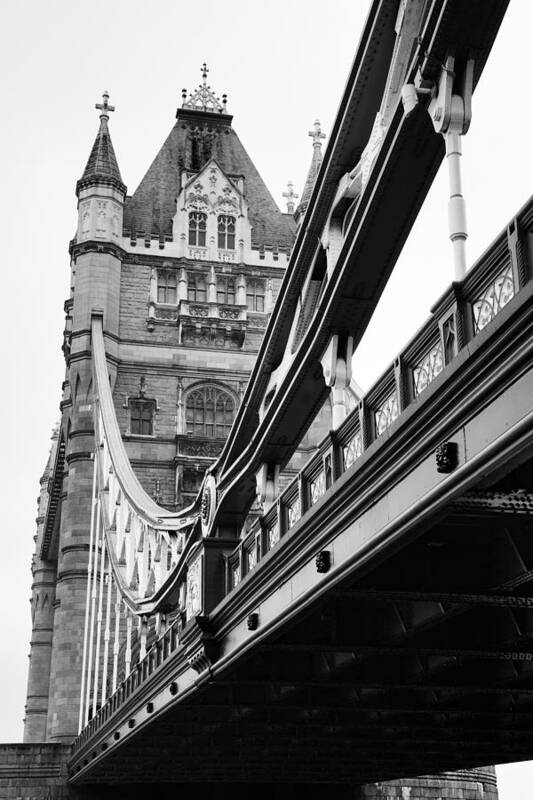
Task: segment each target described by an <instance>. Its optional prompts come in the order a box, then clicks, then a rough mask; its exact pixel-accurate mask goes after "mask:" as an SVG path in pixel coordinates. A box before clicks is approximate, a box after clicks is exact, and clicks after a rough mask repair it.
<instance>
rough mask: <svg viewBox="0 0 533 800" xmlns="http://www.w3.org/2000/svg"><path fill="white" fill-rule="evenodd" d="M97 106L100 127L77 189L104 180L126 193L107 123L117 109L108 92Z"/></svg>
mask: <svg viewBox="0 0 533 800" xmlns="http://www.w3.org/2000/svg"><path fill="white" fill-rule="evenodd" d="M95 108H97V109H98V110H99V111H100V112H101V113H100V129H99V131H98V133H97V135H96V139H95V141H94V144H93V148H92V150H91V154H90V156H89V160H88V161H87V165H86V167H85V170H84V172H83V175H82V176H81V178H80V180H79V181H78V183H77V185H76V191H77V193H79V191H80V189H83V188H85V187H86V186H88V185H90V184H91V183H94V182H104V183H111V184H112V185H114V186H116V188H118V189H119V190H122V191H123V192H124V194H126V187H125V186H124V184H123V182H122V178H121V175H120V170H119V168H118V163H117V158H116V156H115V151H114V150H113V144H112V142H111V136H110V134H109V128H108V125H107V123H108V121H109V113H110V112H111V111H114V110H115V106H111V105H109V93H108V92H104V93H103V95H102V102H101V103H96V104H95Z"/></svg>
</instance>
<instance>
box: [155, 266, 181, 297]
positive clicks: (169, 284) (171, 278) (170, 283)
mask: <svg viewBox="0 0 533 800" xmlns="http://www.w3.org/2000/svg"><path fill="white" fill-rule="evenodd" d="M176 287H177V279H176V272H175V271H174V270H167V269H160V270H158V271H157V302H158V303H175V302H176V297H177V294H176Z"/></svg>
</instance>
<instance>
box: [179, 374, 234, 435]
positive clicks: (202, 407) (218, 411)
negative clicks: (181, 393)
mask: <svg viewBox="0 0 533 800" xmlns="http://www.w3.org/2000/svg"><path fill="white" fill-rule="evenodd" d="M234 417H235V400H234V399H233V397H232V396H231V395H230V394H229V393H228V392H225V391H224V390H223V389H220V388H219V387H218V386H200V387H199V388H198V389H194V390H193V391H192V392H190V393H189V394H188V395H187V400H186V403H185V422H186V428H187V433H188V434H189V435H191V436H203V437H205V438H206V439H225V438H226V437H227V435H228V433H229V431H230V428H231V425H232V422H233V418H234Z"/></svg>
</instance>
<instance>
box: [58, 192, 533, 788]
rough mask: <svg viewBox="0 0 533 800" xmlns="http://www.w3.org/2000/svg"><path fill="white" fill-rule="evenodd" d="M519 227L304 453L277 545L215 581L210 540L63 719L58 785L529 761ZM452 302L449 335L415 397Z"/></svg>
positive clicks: (531, 392) (530, 436)
mask: <svg viewBox="0 0 533 800" xmlns="http://www.w3.org/2000/svg"><path fill="white" fill-rule="evenodd" d="M532 229H533V203H531V202H530V203H529V204H528V206H526V207H525V209H523V211H522V212H521V213H520V214H519V215H518V217H517V219H516V220H515V221H514V222H513V224H512V225H511V226H510V228H509V229H508V230H507V231H506V232H505V233H504V234H503V235H502V236H501V237H499V238H498V239H497V240H496V242H495V243H494V245H493V246H492V247H491V248H490V249H489V251H487V253H486V254H485V255H484V257H483V258H482V259H481V260H480V262H479V263H478V264H477V265H476V266H475V267H474V268H473V270H472V271H471V273H470V274H469V276H468V277H467V280H466V281H465V282H464V285H463V286H462V287H461V289H459V287H458V286H457V285H455V286H454V287H452V289H451V290H450V292H449V293H448V294H447V295H446V297H444V298H443V299H442V301H441V302H440V303H439V304H437V306H436V307H435V315H434V318H433V320H432V322H431V324H430V325H429V327H427V326H426V327H425V328H424V329H423V330H422V331H421V332H420V333H419V335H418V336H417V337H416V339H415V341H414V342H413V343H411V344H410V345H409V346H408V348H407V349H406V351H404V354H403V356H404V357H403V369H398V368H397V367H398V364H400V365H401V364H402V359H400V361H398V362H397V364H396V369H393V370H392V371H391V372H387V373H386V374H385V375H384V376H383V378H382V379H381V380H380V381H379V382H378V384H377V385H376V387H374V389H373V390H372V391H371V392H370V393H369V395H368V397H367V398H366V401H365V402H364V403H363V404H362V406H361V408H360V409H359V410H358V412H357V413H356V414H354V415H352V418H351V419H349V420H347V421H346V423H345V425H344V426H343V427H342V428H341V429H339V431H337V432H336V434H335V435H334V436H332V437H331V438H330V439H328V441H327V442H325V443H324V446H323V448H322V450H321V452H320V453H319V455H318V456H317V457H316V458H315V459H314V460H313V461H312V462H311V463H310V465H309V466H308V467H307V468H306V470H304V473H303V474H302V476H300V478H299V480H298V482H297V483H296V484H295V486H296V487H297V490H298V492H299V494H298V497H299V499H300V502H301V504H302V505H301V506H300V511H301V512H302V511H303V513H301V515H300V518H299V519H296V518H293V521H292V523H291V518H290V515H289V509H290V508H291V502H292V500H293V499H294V497H293V494H291V493H294V491H295V489H294V487H289V488H288V489H287V492H286V494H285V495H284V496H282V498H280V501H279V503H278V504H277V505H276V506H274V507H273V509H272V510H271V511H270V512H269V515H270V516H271V517H273V519H272V521H275V522H276V523H277V524H278V525H279V526H280V527H279V533H280V534H281V537H280V539H279V541H278V542H274V543H273V544H272V546H271V547H270V548H269V547H268V546H265V550H264V552H262V558H261V560H260V561H259V563H257V564H255V565H251V564H250V563H249V564H248V568H249V569H248V574H247V575H246V576H244V577H243V576H242V575H241V580H240V581H239V582H237V581H236V585H235V586H233V587H232V583H231V581H232V580H233V579H232V575H233V573H232V564H233V562H234V560H235V558H236V557H238V559H239V564H240V565H241V566H243V568H244V571H246V560H245V559H246V553H247V548H248V549H249V541H248V540H245V541H243V542H242V543H241V544H240V545H239V547H238V548H237V550H235V551H234V552H233V553H230V556H229V558H228V559H227V563H228V581H229V584H228V587H227V589H228V594H227V595H226V597H225V598H224V599H223V600H222V602H218V603H217V604H215V606H214V607H207V606H206V607H205V609H204V611H205V613H204V616H199V617H196V618H195V619H193V620H192V621H191V622H190V623H189V624H188V625H187V626H186V627H185V629H183V630H182V631H181V632H180V633H179V635H178V634H177V632H176V631H172V630H171V631H170V632H169V633H167V634H165V637H163V639H162V640H160V641H159V642H158V643H157V644H156V646H154V648H152V651H151V652H150V653H149V654H148V656H147V657H146V658H145V659H144V661H143V662H142V663H141V664H140V665H138V667H137V668H136V669H135V671H134V672H133V673H132V675H130V677H129V678H128V679H127V681H126V682H125V684H123V686H122V687H121V688H120V689H119V691H118V692H117V693H116V694H115V695H114V697H113V698H111V700H110V702H109V703H108V704H107V705H106V706H104V708H102V709H101V710H100V711H99V713H98V714H97V716H96V718H95V719H94V720H92V721H91V723H90V724H89V726H88V727H87V728H86V729H85V730H84V731H83V733H82V734H81V736H80V737H79V739H78V740H77V742H76V743H75V748H74V756H73V759H72V762H71V776H72V780H73V781H74V782H76V783H77V782H106V783H113V782H121V783H128V782H143V781H148V782H153V781H154V780H159V781H174V782H180V781H181V782H194V781H212V782H216V781H225V782H239V781H243V782H245V781H246V782H255V781H265V782H268V781H272V780H276V781H280V782H285V783H290V782H300V783H308V782H322V781H324V782H327V781H331V782H336V783H343V782H344V783H365V782H369V781H373V780H377V779H379V780H386V779H387V778H393V777H397V776H399V775H401V776H408V775H416V774H420V773H427V772H431V771H440V770H445V769H458V768H461V767H468V766H474V765H480V764H485V763H493V762H494V761H504V760H509V761H511V760H514V761H516V760H521V759H527V758H529V757H530V754H531V745H530V743H531V736H532V734H533V639H532V636H533V610H532V608H533V597H532V589H533V541H532V539H531V532H532V529H533V409H532V400H531V399H532V397H533V337H532V336H531V329H532V327H531V326H532V324H533V297H532V295H533V282H532V281H531V278H530V276H531V267H530V259H529V256H528V250H529V247H530V240H531V234H530V231H531V230H532ZM509 270H510V272H509ZM509 274H511V275H512V276H513V277H512V285H513V286H514V291H513V292H508V293H507V295H506V296H505V302H503V300H504V296H503V294H502V288H503V286H504V283H505V280H506V277H505V276H507V278H508V276H509ZM513 294H514V296H511V295H513ZM496 295H497V296H498V297H499V298H500V300H502V302H500V303H497V302H496V301H495V300H494V298H495V297H496ZM491 298H492V299H491ZM489 301H490V302H489ZM487 303H488V305H487ZM487 308H488V309H489V311H487ZM450 309H454V311H453V313H454V314H455V320H456V323H458V324H457V330H459V329H460V328H461V327H462V328H463V329H464V331H463V332H464V341H463V343H462V346H461V347H459V348H458V352H457V354H456V355H455V357H453V358H451V359H450V360H449V361H448V363H447V364H446V365H445V366H443V368H442V370H441V371H440V372H439V373H438V374H436V372H437V371H436V370H435V371H434V372H435V374H433V375H432V380H431V381H429V382H428V385H427V386H426V387H425V388H424V389H423V390H421V391H420V392H419V393H416V390H415V388H414V387H415V385H416V384H415V383H414V381H415V375H416V374H417V373H415V370H416V369H417V365H420V364H421V363H426V362H425V354H426V353H427V352H428V348H429V351H430V350H431V349H432V348H433V347H434V345H435V341H434V339H433V338H432V336H433V333H434V331H435V329H438V330H439V331H440V332H441V333H442V325H440V324H439V320H442V319H445V318H447V314H449V313H450ZM483 309H485V311H484V310H483ZM485 312H487V313H486V315H485V316H483V315H484V314H485ZM485 323H486V324H485ZM432 326H433V327H432ZM430 329H431V330H432V331H433V333H431V334H430V333H428V331H430ZM415 356H416V357H415ZM445 360H446V359H445ZM402 375H403V378H402V380H401V381H399V383H397V384H395V383H394V380H396V378H398V376H402ZM405 376H408V380H407V379H406V377H405ZM391 381H392V383H391ZM402 381H403V382H402ZM406 381H407V382H406ZM407 385H411V393H410V394H409V393H407V394H406V392H405V391H404V392H403V399H402V391H401V388H402V386H403V387H404V389H405V387H406V386H407ZM391 386H392V387H394V386H396V387H397V391H398V398H399V414H398V415H397V418H396V419H394V415H393V414H390V415H389V417H388V423H387V425H385V427H384V428H383V429H380V423H379V419H380V418H379V417H378V412H379V411H380V410H382V408H383V403H384V402H385V401H386V400H387V399H388V397H389V394H388V393H387V392H388V391H389V390H390V388H391ZM370 423H371V424H370ZM358 425H359V426H361V425H362V428H359V431H360V432H361V433H362V435H363V445H362V449H361V452H357V453H356V456H357V457H355V458H354V460H353V463H351V464H350V465H348V463H347V461H346V459H347V453H348V449H347V448H348V445H349V444H350V442H352V441H353V437H354V435H355V433H356V431H357V426H358ZM365 426H367V428H368V430H367V432H366V433H365ZM370 428H371V429H372V430H369V429H370ZM443 443H444V444H445V445H447V446H445V447H440V448H439V445H442V444H443ZM328 456H329V458H330V465H331V470H332V472H331V481H330V483H329V485H328V481H327V464H328V461H327V459H328ZM350 458H351V456H350ZM343 460H344V463H343ZM321 470H322V471H323V472H324V491H323V493H322V494H320V492H319V493H318V494H317V495H315V496H314V497H313V494H312V485H313V481H315V484H316V482H317V481H316V478H317V476H318V474H319V473H320V471H321ZM269 515H267V517H265V520H264V524H263V526H262V529H261V535H262V536H263V541H264V542H265V544H266V543H267V541H268V534H269V530H270V528H269V519H270V517H269ZM252 536H253V532H252ZM219 544H220V542H219V540H216V539H211V540H209V539H207V540H205V542H204V548H205V549H204V558H206V562H207V560H208V559H209V558H210V553H212V552H215V550H216V548H217V546H219ZM222 544H223V543H222ZM217 557H218V558H219V556H218V555H217ZM232 559H233V560H232ZM206 603H207V601H206ZM141 756H142V757H141Z"/></svg>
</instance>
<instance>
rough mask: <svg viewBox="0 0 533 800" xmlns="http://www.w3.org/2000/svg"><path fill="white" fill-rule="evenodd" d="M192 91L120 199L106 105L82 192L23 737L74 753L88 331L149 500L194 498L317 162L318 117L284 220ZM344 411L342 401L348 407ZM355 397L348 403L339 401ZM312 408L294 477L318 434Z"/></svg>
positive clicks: (82, 590)
mask: <svg viewBox="0 0 533 800" xmlns="http://www.w3.org/2000/svg"><path fill="white" fill-rule="evenodd" d="M207 72H208V71H207V68H206V67H205V65H204V66H203V68H202V82H201V84H200V85H199V87H198V88H197V89H196V90H195V91H194V92H193V93H192V94H190V95H188V94H187V93H186V92H185V91H184V92H183V102H182V105H181V107H180V108H179V109H178V111H177V113H176V122H175V124H174V126H173V127H172V130H171V131H170V133H169V136H168V138H167V140H166V141H165V142H164V144H163V146H162V147H161V149H160V151H159V153H158V154H157V155H156V157H155V159H154V161H153V163H152V165H151V166H150V167H149V169H148V171H147V172H146V175H145V176H144V178H143V179H142V181H141V183H140V185H139V187H138V188H137V190H136V191H135V192H134V194H133V195H132V196H128V195H127V190H126V186H125V185H124V183H123V181H122V178H121V174H120V170H119V167H118V162H117V159H116V156H115V153H114V149H113V145H112V143H111V138H110V134H109V128H108V125H109V114H110V112H112V111H114V107H113V106H111V105H109V96H108V95H107V93H105V94H104V96H103V101H102V103H99V104H97V108H98V110H99V111H100V126H99V130H98V133H97V136H96V139H95V142H94V145H93V148H92V150H91V153H90V156H89V160H88V162H87V166H86V168H85V170H84V172H83V175H82V177H81V178H80V180H79V181H78V183H77V186H76V195H77V198H78V227H77V232H76V236H75V238H74V240H73V241H72V242H71V246H70V255H71V276H72V279H71V293H70V297H69V299H68V300H67V301H66V303H65V311H66V324H65V339H64V345H63V350H64V354H65V362H66V374H65V382H64V385H63V399H62V402H61V422H60V425H59V429H58V431H57V433H55V434H54V439H53V446H52V450H51V453H50V458H49V460H48V463H47V467H46V470H45V473H44V476H43V479H42V482H41V495H40V500H39V517H38V531H37V537H36V554H35V557H34V562H33V574H34V585H33V597H32V613H33V634H32V653H31V659H30V672H29V680H28V697H27V706H26V724H25V741H26V742H28V743H35V742H40V741H46V742H51V743H68V742H70V741H71V740H72V739H73V738H74V737H75V736H76V735H77V733H78V730H79V724H80V714H79V708H80V676H81V671H82V666H81V665H82V653H83V644H84V642H83V636H84V634H83V631H84V615H85V613H86V612H85V610H86V606H87V600H88V596H87V565H88V552H89V531H90V528H91V516H92V514H93V513H94V504H93V498H94V486H93V459H94V452H95V437H94V424H93V404H94V398H93V381H92V362H91V329H90V321H91V315H92V314H93V312H95V311H96V312H98V313H99V314H101V315H102V317H103V332H104V337H105V341H106V353H107V357H108V365H109V372H110V376H109V377H110V382H111V386H112V390H113V400H114V405H115V411H116V415H117V419H118V423H119V427H120V432H121V434H122V439H123V441H124V444H125V447H126V452H127V455H128V457H129V460H130V463H131V465H132V466H133V469H134V471H135V473H136V475H137V477H138V478H139V480H140V482H141V483H142V485H143V487H144V489H145V490H146V492H148V494H150V495H151V496H152V497H153V498H154V500H156V502H157V503H159V504H160V505H163V506H165V507H167V508H169V509H171V510H177V509H179V508H182V507H185V506H187V505H188V504H189V503H190V502H192V500H193V499H194V498H195V497H196V495H197V493H198V490H199V488H200V485H201V482H202V478H203V475H204V473H205V470H206V468H207V467H208V466H209V465H210V464H211V463H212V462H213V460H214V459H215V458H216V457H217V456H218V454H219V453H220V451H221V449H222V445H223V443H224V440H225V438H226V436H227V434H228V432H229V430H230V427H231V424H232V421H233V418H234V416H235V413H236V411H237V408H238V406H239V403H240V401H241V397H242V394H243V390H244V387H245V385H246V381H247V379H248V376H249V374H250V372H251V369H252V367H253V364H254V360H255V357H256V355H257V352H258V349H259V346H260V343H261V340H262V336H263V333H264V330H265V328H266V325H267V322H268V317H269V312H270V311H271V309H272V307H273V304H274V302H275V300H276V296H277V293H278V290H279V286H280V284H281V281H282V278H283V275H284V271H285V267H286V266H287V263H288V257H289V253H290V248H291V245H292V242H293V240H294V236H295V232H296V226H297V224H300V223H301V221H302V219H303V216H304V214H305V210H306V208H307V205H308V203H309V201H310V199H311V194H312V190H313V185H314V181H315V178H316V175H317V173H318V170H319V168H320V163H321V150H320V148H321V139H322V138H323V134H322V132H321V130H320V126H319V124H318V123H315V127H314V130H313V131H312V132H311V133H310V135H311V136H312V139H313V156H312V160H311V166H310V170H309V175H308V178H307V181H306V184H305V187H304V190H303V192H302V197H301V201H300V204H299V205H298V206H297V207H296V209H295V203H294V200H295V198H296V197H297V195H295V194H294V192H293V189H292V185H289V191H288V192H287V193H286V198H287V205H288V213H285V214H284V213H282V212H281V211H280V210H279V209H278V207H277V205H276V203H275V202H274V200H273V198H272V196H271V195H270V193H269V191H268V189H267V188H266V186H265V184H264V182H263V180H262V179H261V177H260V175H259V173H258V172H257V170H256V168H255V166H254V164H253V163H252V161H251V159H250V157H249V156H248V154H247V152H246V150H245V149H244V147H243V145H242V144H241V142H240V140H239V138H238V136H237V134H236V132H235V130H234V128H233V126H232V117H231V115H230V114H229V113H228V110H227V104H226V98H225V96H223V97H222V100H219V98H218V97H217V96H216V95H215V93H214V92H213V90H212V89H211V87H210V86H209V85H208V83H207ZM352 399H353V398H352ZM347 402H349V398H348V399H347ZM330 414H331V411H330V409H329V408H328V407H326V408H325V409H323V411H322V412H321V413H320V414H319V417H318V418H317V422H316V424H315V427H314V429H313V428H312V429H311V432H310V433H309V434H308V436H307V437H306V439H305V440H304V442H302V447H301V449H300V452H299V453H297V454H296V455H295V456H294V458H293V461H292V464H290V465H289V472H290V468H291V465H292V467H293V468H294V469H297V468H299V467H300V466H301V461H302V458H304V457H305V453H306V452H307V454H309V452H310V451H311V450H312V449H313V447H314V445H315V444H316V442H317V439H319V438H321V436H322V433H323V432H324V430H325V429H328V428H329V427H330ZM358 791H359V793H360V796H361V797H367V798H390V799H391V800H392V798H398V799H399V800H400V798H401V800H406V799H407V798H411V800H414V799H415V798H430V797H431V798H433V797H439V796H440V797H449V798H450V800H455V798H459V797H460V798H462V799H463V800H478V798H481V797H484V798H485V799H486V800H488V799H490V800H495V798H496V797H497V792H496V788H495V782H494V776H493V771H492V770H490V769H488V770H477V771H472V772H468V771H464V772H462V773H460V774H455V773H454V774H450V775H446V776H442V777H435V776H433V777H428V778H419V779H416V780H411V781H409V782H408V783H405V782H395V783H384V784H376V785H372V786H369V787H361V788H360V789H359V790H358Z"/></svg>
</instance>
